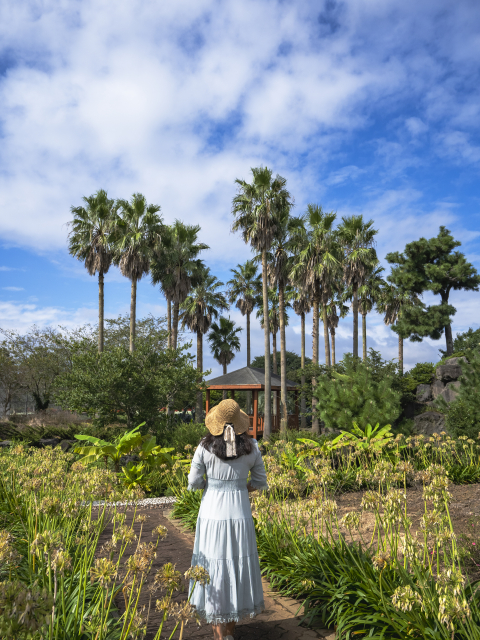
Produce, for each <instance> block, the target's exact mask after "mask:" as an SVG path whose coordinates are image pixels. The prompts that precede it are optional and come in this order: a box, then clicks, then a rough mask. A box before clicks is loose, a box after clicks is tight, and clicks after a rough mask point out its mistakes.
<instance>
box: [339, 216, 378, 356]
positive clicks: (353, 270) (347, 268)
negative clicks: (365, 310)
mask: <svg viewBox="0 0 480 640" xmlns="http://www.w3.org/2000/svg"><path fill="white" fill-rule="evenodd" d="M338 233H339V236H340V240H341V242H342V246H343V249H344V279H345V284H346V286H347V287H352V298H353V303H352V309H353V356H354V358H358V289H359V287H361V286H362V284H363V282H364V280H365V278H366V276H367V274H368V270H369V269H370V268H371V267H372V265H373V264H375V263H376V262H378V260H377V254H376V252H375V249H374V248H373V245H374V239H375V235H376V234H377V233H378V231H377V230H376V229H373V220H369V221H368V222H364V220H363V216H361V215H358V216H348V217H347V216H344V217H343V218H342V224H341V226H340V227H339V229H338Z"/></svg>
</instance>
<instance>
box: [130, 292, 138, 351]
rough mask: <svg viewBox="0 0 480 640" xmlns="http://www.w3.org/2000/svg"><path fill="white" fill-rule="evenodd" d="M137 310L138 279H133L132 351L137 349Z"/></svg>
mask: <svg viewBox="0 0 480 640" xmlns="http://www.w3.org/2000/svg"><path fill="white" fill-rule="evenodd" d="M136 312H137V281H136V280H132V295H131V298H130V351H131V352H133V351H135V324H136V317H135V316H136Z"/></svg>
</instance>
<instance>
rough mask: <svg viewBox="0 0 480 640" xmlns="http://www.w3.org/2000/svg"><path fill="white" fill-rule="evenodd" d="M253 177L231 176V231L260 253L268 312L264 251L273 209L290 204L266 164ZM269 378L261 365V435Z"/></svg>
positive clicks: (267, 410)
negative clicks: (233, 190)
mask: <svg viewBox="0 0 480 640" xmlns="http://www.w3.org/2000/svg"><path fill="white" fill-rule="evenodd" d="M252 176H253V181H252V182H251V183H248V182H246V181H245V180H239V179H237V180H235V182H236V184H237V186H238V193H237V195H236V196H235V197H234V199H233V202H232V213H233V215H234V217H235V221H234V223H233V225H232V229H233V231H241V233H242V237H243V239H244V241H245V242H247V243H250V245H251V246H252V248H253V249H254V250H255V251H256V252H258V253H261V254H262V285H263V287H262V288H263V309H264V313H265V315H267V313H268V274H267V251H269V250H270V247H271V244H272V240H273V237H274V234H275V229H276V222H275V213H276V212H277V211H281V210H282V209H284V208H285V207H286V206H287V205H289V204H291V201H292V198H291V196H290V194H289V192H288V191H287V189H286V183H287V181H286V180H285V178H282V177H281V176H279V175H277V176H276V177H275V179H273V178H272V171H271V170H270V169H268V168H267V167H257V168H256V169H252ZM264 339H265V362H266V363H267V362H270V333H269V331H268V326H267V325H265V328H264ZM271 388H272V385H271V378H270V367H267V366H265V417H264V420H265V422H264V436H265V437H266V438H269V437H270V434H271V431H272V425H271Z"/></svg>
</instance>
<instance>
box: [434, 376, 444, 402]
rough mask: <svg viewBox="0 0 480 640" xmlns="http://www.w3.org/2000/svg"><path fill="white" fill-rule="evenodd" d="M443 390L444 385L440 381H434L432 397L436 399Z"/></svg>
mask: <svg viewBox="0 0 480 640" xmlns="http://www.w3.org/2000/svg"><path fill="white" fill-rule="evenodd" d="M444 389H445V384H444V383H443V382H442V381H441V380H434V382H433V384H432V396H433V397H434V398H438V396H439V395H441V394H442V392H443V390H444Z"/></svg>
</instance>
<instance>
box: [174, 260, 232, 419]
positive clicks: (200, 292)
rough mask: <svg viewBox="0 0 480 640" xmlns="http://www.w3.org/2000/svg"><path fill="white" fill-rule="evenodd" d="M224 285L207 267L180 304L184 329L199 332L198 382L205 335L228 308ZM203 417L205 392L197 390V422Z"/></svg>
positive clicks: (201, 372)
mask: <svg viewBox="0 0 480 640" xmlns="http://www.w3.org/2000/svg"><path fill="white" fill-rule="evenodd" d="M220 287H223V282H220V281H219V280H218V279H217V278H216V277H215V276H214V275H212V274H211V273H210V269H208V268H206V269H205V271H204V272H203V274H202V279H201V281H200V283H199V284H198V285H197V286H196V287H194V288H193V289H192V290H191V292H190V294H189V295H188V296H187V297H186V298H185V300H184V301H183V302H182V304H181V306H180V320H181V322H182V329H185V327H188V328H189V329H190V331H193V332H194V333H196V334H197V371H198V382H199V384H200V383H201V381H202V376H203V336H204V335H205V334H206V333H207V331H208V330H209V329H210V325H211V323H212V318H217V317H218V312H219V311H220V310H221V311H223V310H226V309H228V303H227V301H226V299H225V295H224V294H223V293H222V292H221V291H218V289H219V288H220ZM202 418H203V393H202V391H197V406H196V410H195V422H202Z"/></svg>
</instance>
